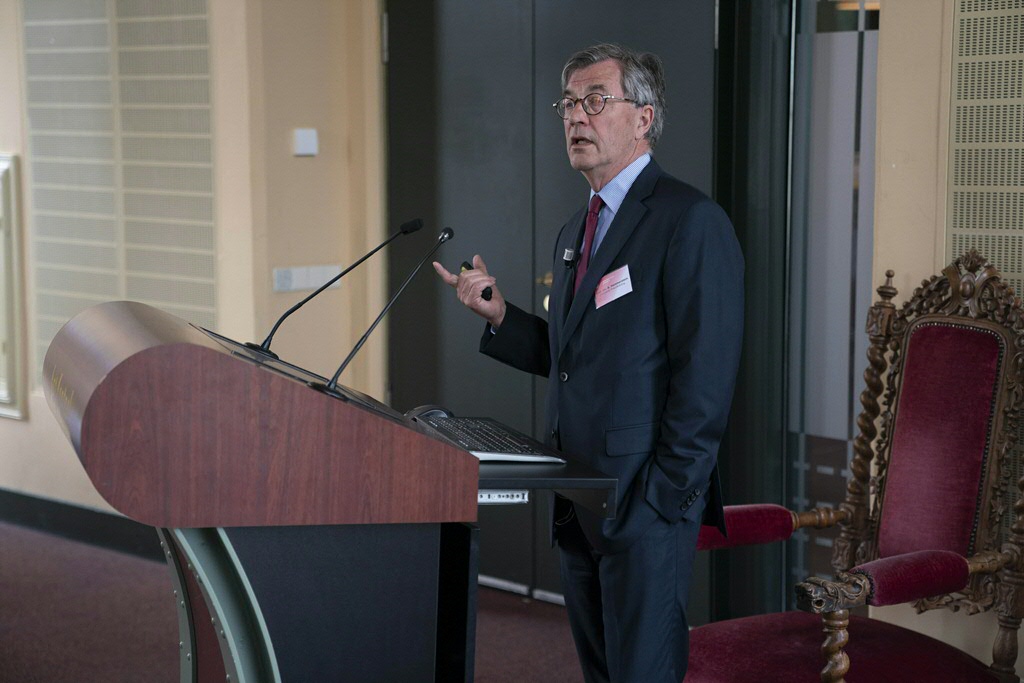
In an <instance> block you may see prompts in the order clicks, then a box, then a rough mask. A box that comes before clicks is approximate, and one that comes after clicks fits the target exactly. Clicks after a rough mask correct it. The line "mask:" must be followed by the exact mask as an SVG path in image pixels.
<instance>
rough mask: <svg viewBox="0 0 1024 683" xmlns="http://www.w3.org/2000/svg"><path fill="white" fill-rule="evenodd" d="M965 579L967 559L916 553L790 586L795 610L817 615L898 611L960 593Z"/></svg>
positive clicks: (982, 564)
mask: <svg viewBox="0 0 1024 683" xmlns="http://www.w3.org/2000/svg"><path fill="white" fill-rule="evenodd" d="M987 555H988V554H987V553H986V556H987ZM972 559H973V558H972ZM993 564H994V563H993V561H992V559H991V558H988V557H985V558H984V559H982V560H979V561H977V562H976V566H978V567H979V570H980V569H981V568H986V569H987V568H989V567H991V566H992V565H993ZM970 573H971V568H970V565H969V561H968V559H967V558H965V557H964V556H962V555H960V554H958V553H954V552H951V551H948V550H919V551H917V552H913V553H905V554H903V555H894V556H893V557H886V558H882V559H880V560H874V561H872V562H865V563H864V564H861V565H857V566H856V567H854V568H853V569H851V570H850V571H848V572H840V573H839V574H837V575H836V580H835V581H829V580H827V579H821V578H818V577H811V578H809V579H807V580H806V581H804V582H803V583H800V584H797V586H796V600H797V607H799V608H800V609H802V610H804V611H807V612H816V613H818V614H820V613H822V612H836V611H838V610H845V609H850V608H852V607H859V606H861V605H873V606H875V607H880V606H883V605H898V604H901V603H905V602H912V601H914V600H921V599H923V598H930V597H932V596H935V595H942V594H944V593H952V592H954V591H958V590H962V589H963V588H964V587H965V586H966V585H967V582H968V580H969V578H970Z"/></svg>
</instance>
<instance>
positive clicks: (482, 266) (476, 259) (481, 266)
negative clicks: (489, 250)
mask: <svg viewBox="0 0 1024 683" xmlns="http://www.w3.org/2000/svg"><path fill="white" fill-rule="evenodd" d="M473 268H475V269H476V270H479V271H480V272H481V273H484V274H485V275H488V274H489V273H488V272H487V264H486V263H484V260H483V259H482V258H480V254H474V255H473Z"/></svg>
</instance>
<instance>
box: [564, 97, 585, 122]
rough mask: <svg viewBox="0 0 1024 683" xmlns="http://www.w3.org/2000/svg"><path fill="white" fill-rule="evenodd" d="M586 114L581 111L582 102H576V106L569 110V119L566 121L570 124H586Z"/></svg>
mask: <svg viewBox="0 0 1024 683" xmlns="http://www.w3.org/2000/svg"><path fill="white" fill-rule="evenodd" d="M587 117H588V114H587V112H585V111H583V102H577V103H576V105H575V106H574V107H573V108H572V109H570V110H569V118H567V119H566V121H568V122H569V123H570V124H573V123H581V122H586V121H587V120H588V118H587Z"/></svg>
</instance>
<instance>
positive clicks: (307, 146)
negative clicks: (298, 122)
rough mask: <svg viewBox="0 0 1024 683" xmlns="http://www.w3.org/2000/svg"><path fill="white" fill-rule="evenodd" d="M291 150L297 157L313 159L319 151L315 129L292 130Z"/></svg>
mask: <svg viewBox="0 0 1024 683" xmlns="http://www.w3.org/2000/svg"><path fill="white" fill-rule="evenodd" d="M292 148H293V150H294V154H295V156H297V157H315V156H316V155H317V153H319V151H320V143H319V141H318V140H317V135H316V128H296V129H295V130H293V131H292Z"/></svg>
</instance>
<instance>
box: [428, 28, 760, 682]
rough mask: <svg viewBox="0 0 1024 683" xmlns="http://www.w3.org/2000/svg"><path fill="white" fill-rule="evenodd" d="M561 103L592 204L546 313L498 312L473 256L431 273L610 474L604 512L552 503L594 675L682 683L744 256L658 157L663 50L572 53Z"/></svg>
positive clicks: (560, 427) (485, 344) (564, 439)
mask: <svg viewBox="0 0 1024 683" xmlns="http://www.w3.org/2000/svg"><path fill="white" fill-rule="evenodd" d="M554 109H555V112H556V113H557V114H558V116H560V117H561V118H562V120H563V126H564V130H565V144H566V150H567V152H568V154H569V163H570V164H571V165H572V167H573V168H574V169H576V170H577V171H579V172H580V173H582V174H583V177H584V178H586V179H587V182H588V183H589V184H590V196H589V201H588V202H587V204H586V206H585V207H584V208H581V209H580V210H579V211H578V212H577V213H576V214H575V215H574V216H572V218H570V219H569V221H568V222H567V223H566V224H565V225H563V226H562V229H561V231H560V232H559V234H558V239H557V242H556V244H555V251H554V260H555V267H554V268H553V269H552V272H553V273H554V282H553V283H552V287H551V299H550V305H549V310H550V312H549V314H548V320H547V321H544V320H543V319H541V318H539V317H536V316H533V315H531V314H529V313H526V312H525V311H523V310H522V309H519V308H517V307H516V306H515V305H513V304H512V303H509V302H506V301H505V299H504V297H502V295H501V291H500V289H499V288H498V286H497V282H496V280H495V278H494V277H492V276H491V275H490V274H489V273H488V272H487V267H486V265H485V263H484V261H483V259H481V258H480V257H479V256H475V257H474V258H473V269H470V270H466V271H464V272H462V273H460V274H458V275H455V274H453V273H450V272H449V271H448V270H446V269H445V268H444V267H442V266H441V265H440V264H439V263H434V268H435V270H437V272H438V274H439V275H440V276H441V277H442V278H443V279H444V280H445V282H447V283H448V284H449V285H452V286H453V287H455V288H456V290H457V294H458V297H459V300H460V301H461V302H462V303H463V304H465V305H466V306H467V307H469V308H470V310H472V311H473V312H475V313H477V314H478V315H480V316H481V317H483V318H484V319H485V320H486V321H487V325H486V327H485V330H484V335H483V339H482V340H481V344H480V349H481V351H482V352H483V353H485V354H487V355H489V356H492V357H493V358H496V359H498V360H500V361H502V362H504V363H507V364H509V365H512V366H513V367H516V368H519V369H521V370H525V371H527V372H532V373H536V374H540V375H544V376H547V377H548V378H549V384H548V398H547V409H546V410H547V412H546V416H547V424H548V433H549V441H550V443H551V445H552V446H554V447H556V448H559V449H560V450H563V451H565V452H566V453H567V454H569V455H570V456H571V457H573V458H576V459H577V460H580V461H582V462H585V463H587V464H588V465H590V466H592V467H594V468H596V469H598V470H601V471H603V472H605V473H607V474H609V475H612V476H615V477H616V478H617V479H618V492H617V496H618V501H617V503H618V507H617V509H618V514H617V516H616V517H615V518H614V519H610V520H603V519H601V518H600V517H598V516H596V515H594V514H593V513H591V512H588V511H587V510H585V509H583V508H581V507H579V508H578V507H575V506H574V505H573V504H572V503H571V502H570V501H568V500H566V499H563V498H560V497H557V496H556V498H555V507H554V518H553V520H552V523H553V535H554V539H555V541H556V542H557V544H558V547H559V550H560V555H561V575H562V588H563V591H564V594H565V601H566V606H567V608H568V613H569V621H570V625H571V627H572V633H573V638H574V640H575V643H576V650H577V652H578V654H579V658H580V663H581V665H582V667H583V672H584V676H585V678H586V680H587V681H588V682H590V681H613V682H624V681H631V682H642V683H656V682H661V681H664V682H665V683H679V682H680V681H682V680H683V677H684V676H685V674H686V660H687V653H688V646H689V637H688V632H687V621H686V601H687V595H688V592H689V584H690V577H691V569H692V565H693V558H694V553H695V550H696V544H697V532H698V530H699V529H700V525H701V522H702V520H703V522H704V523H706V524H715V525H718V526H719V527H722V526H723V521H722V501H721V492H720V484H719V479H718V470H717V466H716V458H717V454H718V447H719V443H720V442H721V439H722V434H723V432H724V430H725V425H726V418H727V416H728V413H729V406H730V403H731V401H732V394H733V387H734V385H735V380H736V370H737V367H738V364H739V357H740V341H741V337H742V325H743V257H742V255H741V253H740V248H739V244H738V243H737V241H736V236H735V233H734V231H733V228H732V225H731V224H730V222H729V219H728V217H726V215H725V213H724V212H723V211H722V209H721V208H720V207H719V206H718V205H717V204H715V203H714V202H713V201H711V200H710V199H708V198H707V197H706V196H705V195H703V194H701V193H700V192H699V191H698V190H696V189H694V188H693V187H690V186H689V185H687V184H685V183H683V182H680V181H679V180H676V179H675V178H673V177H672V176H670V175H668V174H667V173H665V172H664V171H663V170H662V169H661V167H659V166H658V164H657V163H656V162H655V161H654V159H653V158H652V150H653V149H654V146H655V144H656V143H657V140H658V136H659V135H660V134H661V129H662V126H663V122H664V115H665V82H664V74H663V69H662V65H661V61H660V60H659V59H658V57H656V56H655V55H652V54H638V53H636V52H633V51H632V50H629V49H627V48H623V47H620V46H617V45H607V44H605V45H596V46H594V47H590V48H587V49H585V50H581V51H580V52H578V53H576V54H574V55H573V56H572V57H570V59H569V61H568V62H567V63H566V65H565V67H564V68H563V69H562V97H561V99H559V100H558V101H557V102H555V104H554ZM581 199H582V198H581ZM563 264H564V265H563ZM488 287H490V288H491V293H490V296H489V297H488V298H487V299H485V298H484V296H483V292H484V289H485V288H488ZM723 531H724V528H723Z"/></svg>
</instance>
